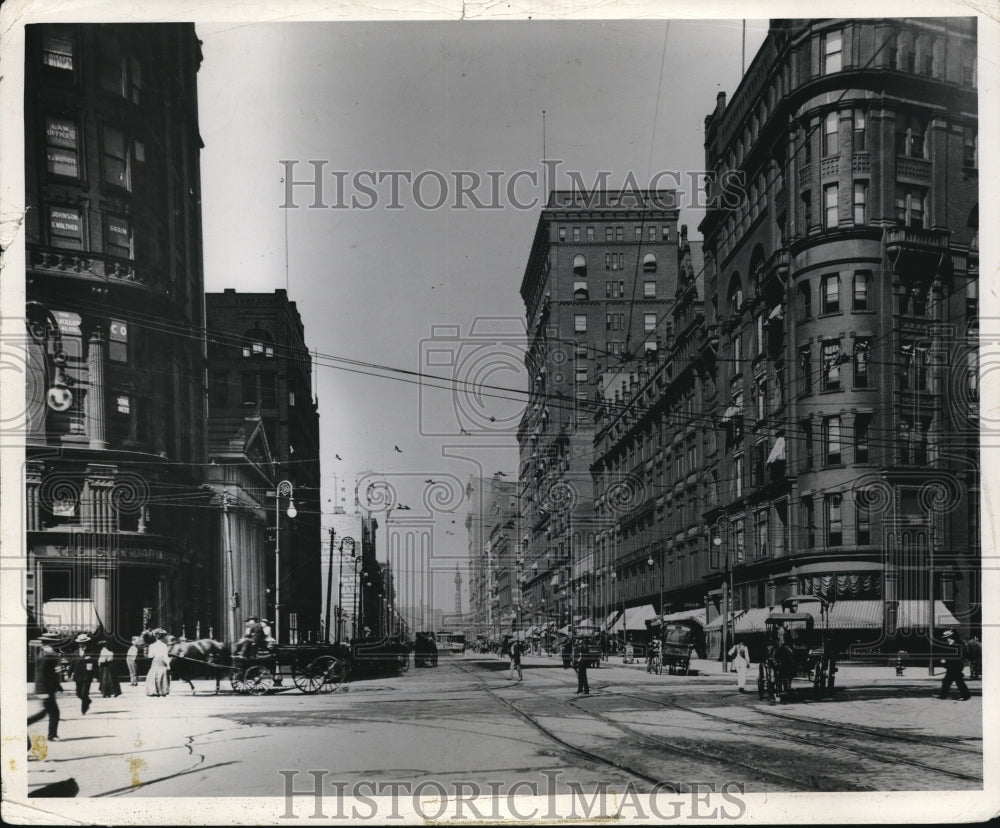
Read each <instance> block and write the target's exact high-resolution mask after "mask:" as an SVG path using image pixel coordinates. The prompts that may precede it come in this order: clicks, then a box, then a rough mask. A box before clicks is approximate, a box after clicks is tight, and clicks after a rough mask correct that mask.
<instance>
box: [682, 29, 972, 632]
mask: <svg viewBox="0 0 1000 828" xmlns="http://www.w3.org/2000/svg"><path fill="white" fill-rule="evenodd" d="M976 51H977V40H976V21H975V19H974V18H926V19H915V18H906V19H865V20H850V19H823V20H786V21H775V22H773V23H772V24H771V28H770V31H769V33H768V36H767V38H766V40H765V42H764V44H763V46H762V47H761V49H760V51H759V53H758V54H757V56H756V57H755V58H754V60H753V62H752V63H751V65H750V67H749V69H748V70H747V72H746V75H745V76H744V78H743V80H742V82H741V83H740V85H739V87H738V89H737V90H736V92H735V94H734V95H733V98H732V100H731V101H730V102H729V103H728V104H727V103H726V98H725V95H724V94H720V95H719V97H718V100H717V102H716V106H715V109H714V111H713V112H712V113H711V114H710V115H709V116H708V117H707V118H706V120H705V154H706V162H707V165H708V166H707V169H709V170H711V171H713V172H714V173H715V174H716V175H715V179H714V181H715V183H714V185H713V186H712V187H711V188H710V191H709V194H708V195H709V205H710V206H709V209H708V212H707V215H706V217H705V219H704V221H703V222H702V224H701V230H702V233H703V235H704V253H705V277H704V278H705V292H706V302H705V314H706V323H707V326H708V329H707V330H708V337H709V339H710V340H711V341H717V345H716V346H715V348H716V351H717V354H718V356H717V359H718V365H719V368H718V380H717V382H718V392H717V395H716V398H715V402H714V405H713V406H711V407H709V408H708V409H706V410H705V411H704V412H703V414H702V416H703V420H702V421H703V422H704V424H705V425H706V427H711V425H712V424H713V423H714V424H715V427H716V428H717V429H718V430H719V439H720V443H721V444H720V446H719V449H718V452H717V453H716V454H715V455H714V456H713V457H712V458H710V463H709V467H708V468H709V470H710V473H713V474H714V478H713V479H717V480H718V485H719V488H720V492H719V498H718V502H717V504H716V505H714V506H712V507H710V508H707V509H706V510H705V511H704V519H705V523H706V526H707V527H708V528H709V531H710V532H711V533H712V535H713V547H714V548H716V549H718V555H717V556H715V558H714V560H712V566H713V570H712V574H711V575H710V576H709V577H708V578H707V579H706V583H705V587H706V593H707V596H708V605H709V610H710V612H712V613H714V612H717V611H719V609H721V607H722V606H723V605H724V600H723V598H724V593H725V591H726V590H727V587H728V586H729V584H727V583H726V580H727V579H726V577H724V573H725V572H727V571H728V580H729V582H730V583H731V585H732V589H733V594H732V604H733V606H734V607H735V608H736V609H737V610H739V611H740V612H741V617H742V619H743V620H741V621H738V622H737V625H736V631H737V633H738V632H740V629H741V627H740V625H741V624H742V625H743V627H744V628H745V630H746V631H752V630H753V628H754V626H755V625H759V621H760V618H759V617H758V616H761V615H762V614H764V613H766V612H767V607H770V606H772V605H775V604H776V603H778V602H780V601H781V600H782V599H783V598H786V597H789V596H792V595H799V594H809V595H819V596H822V597H824V598H826V599H828V600H829V601H831V602H832V603H833V610H832V613H831V624H833V625H834V626H838V627H840V628H844V629H856V630H857V631H858V632H857V641H858V643H859V644H862V645H865V646H876V645H879V644H880V643H881V642H882V641H884V640H885V639H887V638H892V637H893V636H895V634H896V633H897V631H898V630H905V631H909V632H915V631H918V630H920V629H921V628H926V627H927V626H934V627H941V626H947V625H953V624H959V623H960V624H962V625H963V626H966V627H970V626H971V627H975V626H976V625H978V623H979V606H980V605H979V602H980V586H979V562H980V546H979V502H978V485H979V483H978V481H979V476H978V467H979V443H978V408H977V399H978V398H977V390H978V388H977V382H978V356H977V354H978V352H977V331H978V299H977V297H978V276H979V272H978V239H977V233H978V227H977V225H978V184H979V182H978V172H977V166H978V164H977V160H978V139H977V130H978V120H977V114H978V110H977V93H976ZM734 177H735V178H734ZM734 180H742V181H743V182H744V183H745V185H744V186H742V187H731V186H729V185H731V184H732V182H733V181H734ZM710 626H711V625H710ZM908 649H909V648H908Z"/></svg>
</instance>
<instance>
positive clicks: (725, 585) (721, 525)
mask: <svg viewBox="0 0 1000 828" xmlns="http://www.w3.org/2000/svg"><path fill="white" fill-rule="evenodd" d="M728 529H729V521H728V519H727V520H724V521H722V520H720V521H719V522H718V523H716V525H715V536H714V537H713V538H712V544H713V545H714V546H715V547H716V549H718V548H719V547H721V546H722V545H723V541H722V532H723V530H725V531H727V532H728ZM725 547H726V549H725V558H724V561H725V563H724V569H723V572H722V672H724V673H725V672H727V671H728V667H729V622H730V619H729V616H730V607H729V605H730V602H731V600H732V591H733V585H732V577H733V571H732V569H731V568H730V566H729V544H728V543H726V544H725ZM735 639H736V629H735V626H734V628H733V640H734V641H735Z"/></svg>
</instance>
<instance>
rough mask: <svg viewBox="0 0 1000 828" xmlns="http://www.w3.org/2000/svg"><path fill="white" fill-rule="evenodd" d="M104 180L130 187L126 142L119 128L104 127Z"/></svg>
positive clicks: (117, 185) (119, 185)
mask: <svg viewBox="0 0 1000 828" xmlns="http://www.w3.org/2000/svg"><path fill="white" fill-rule="evenodd" d="M103 137H104V182H105V183H106V184H113V185H114V186H116V187H123V188H124V189H126V190H128V189H131V186H132V180H131V169H130V165H129V153H128V143H127V142H126V140H125V133H124V132H122V131H121V130H120V129H115V128H114V127H108V126H106V127H105V128H104V134H103Z"/></svg>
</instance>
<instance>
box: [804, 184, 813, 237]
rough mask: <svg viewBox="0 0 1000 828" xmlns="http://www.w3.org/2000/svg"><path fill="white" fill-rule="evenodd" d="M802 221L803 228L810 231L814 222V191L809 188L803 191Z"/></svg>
mask: <svg viewBox="0 0 1000 828" xmlns="http://www.w3.org/2000/svg"><path fill="white" fill-rule="evenodd" d="M802 222H803V229H804V230H805V231H806V232H807V233H808V232H809V229H810V228H811V227H812V223H813V212H812V193H810V192H809V190H806V191H805V192H804V193H802Z"/></svg>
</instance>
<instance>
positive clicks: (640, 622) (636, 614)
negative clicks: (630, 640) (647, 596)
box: [625, 604, 656, 630]
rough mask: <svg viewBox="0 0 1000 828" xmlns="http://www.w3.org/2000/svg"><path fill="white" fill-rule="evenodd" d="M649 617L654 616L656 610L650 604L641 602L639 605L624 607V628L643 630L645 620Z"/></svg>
mask: <svg viewBox="0 0 1000 828" xmlns="http://www.w3.org/2000/svg"><path fill="white" fill-rule="evenodd" d="M650 618H656V610H655V609H653V605H652V604H643V605H642V606H641V607H626V608H625V629H626V630H645V629H646V621H647V620H648V619H650Z"/></svg>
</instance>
